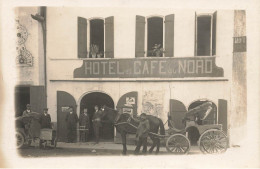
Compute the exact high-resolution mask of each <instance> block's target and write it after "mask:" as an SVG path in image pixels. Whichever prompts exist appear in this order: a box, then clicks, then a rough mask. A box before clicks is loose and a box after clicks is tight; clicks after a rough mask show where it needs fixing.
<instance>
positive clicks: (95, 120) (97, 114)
mask: <svg viewBox="0 0 260 169" xmlns="http://www.w3.org/2000/svg"><path fill="white" fill-rule="evenodd" d="M101 117H102V112H101V111H100V110H99V109H98V106H97V105H96V106H95V113H94V115H93V119H92V122H93V128H94V134H95V138H96V144H98V143H99V130H100V127H102V124H101Z"/></svg>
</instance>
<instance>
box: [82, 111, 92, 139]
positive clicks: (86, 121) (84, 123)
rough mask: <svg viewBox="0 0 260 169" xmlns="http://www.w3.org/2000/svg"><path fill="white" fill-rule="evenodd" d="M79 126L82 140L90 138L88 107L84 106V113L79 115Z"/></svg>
mask: <svg viewBox="0 0 260 169" xmlns="http://www.w3.org/2000/svg"><path fill="white" fill-rule="evenodd" d="M79 128H80V141H82V142H86V141H87V140H88V134H89V128H90V123H89V116H88V109H87V108H84V110H83V113H81V114H80V116H79Z"/></svg>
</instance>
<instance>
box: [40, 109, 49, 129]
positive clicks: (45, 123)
mask: <svg viewBox="0 0 260 169" xmlns="http://www.w3.org/2000/svg"><path fill="white" fill-rule="evenodd" d="M40 124H41V128H42V129H43V128H49V129H51V128H52V126H51V116H50V115H49V114H48V108H44V109H43V114H42V115H41V117H40Z"/></svg>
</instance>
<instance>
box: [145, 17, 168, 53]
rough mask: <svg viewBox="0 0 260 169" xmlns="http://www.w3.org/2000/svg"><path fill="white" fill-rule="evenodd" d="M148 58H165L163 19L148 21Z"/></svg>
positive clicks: (153, 18) (157, 18) (155, 18)
mask: <svg viewBox="0 0 260 169" xmlns="http://www.w3.org/2000/svg"><path fill="white" fill-rule="evenodd" d="M147 23H148V25H147V57H151V56H156V57H162V56H163V46H164V45H163V18H161V17H152V18H148V19H147Z"/></svg>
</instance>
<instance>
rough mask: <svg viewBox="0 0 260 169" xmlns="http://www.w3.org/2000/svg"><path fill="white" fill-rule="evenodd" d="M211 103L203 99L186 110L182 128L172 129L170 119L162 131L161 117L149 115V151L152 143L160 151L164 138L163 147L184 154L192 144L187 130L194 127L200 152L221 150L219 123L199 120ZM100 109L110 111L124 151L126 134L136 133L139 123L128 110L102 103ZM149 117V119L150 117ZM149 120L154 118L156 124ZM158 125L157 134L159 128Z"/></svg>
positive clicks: (225, 141)
mask: <svg viewBox="0 0 260 169" xmlns="http://www.w3.org/2000/svg"><path fill="white" fill-rule="evenodd" d="M212 109H213V108H212V103H211V102H206V103H203V104H201V105H200V106H197V107H195V108H193V109H191V110H189V111H188V112H187V113H186V114H185V117H184V119H183V123H184V124H185V128H184V129H183V130H179V129H177V128H175V126H174V124H172V122H173V121H171V120H168V123H170V124H171V125H169V126H170V128H169V129H168V130H167V131H166V132H165V129H164V125H163V123H162V120H161V119H160V118H157V117H155V116H152V115H149V116H148V120H149V122H150V126H151V124H153V129H151V128H150V132H149V137H150V138H151V139H152V141H153V144H152V146H151V148H150V150H149V152H150V153H152V151H153V149H154V147H155V146H157V150H156V153H158V152H159V148H160V139H165V140H166V149H167V151H168V152H171V153H173V154H187V153H188V152H189V150H190V147H191V143H190V139H189V138H190V137H189V133H190V132H189V129H191V128H193V129H194V128H196V131H198V132H199V135H200V137H199V139H198V141H197V145H198V146H199V148H200V150H201V152H203V153H205V154H215V153H223V152H225V151H226V150H227V148H228V138H227V136H226V134H225V133H224V132H223V131H222V125H221V124H210V125H209V124H207V125H204V124H202V121H203V120H204V119H205V118H206V117H207V116H208V115H209V114H210V113H211V111H212ZM103 111H104V112H106V113H105V115H106V114H109V117H110V118H111V120H110V121H111V122H113V123H114V126H115V127H116V129H117V131H118V132H120V135H121V137H122V145H123V154H126V151H127V148H126V134H128V133H129V134H135V133H136V129H137V126H138V122H136V120H135V119H134V118H133V117H132V116H131V115H130V114H128V113H120V112H118V111H116V110H113V109H111V108H108V107H106V106H104V108H103ZM149 118H150V119H149ZM152 121H157V124H155V123H153V122H152ZM159 128H160V134H158V133H159V131H158V129H159Z"/></svg>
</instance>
